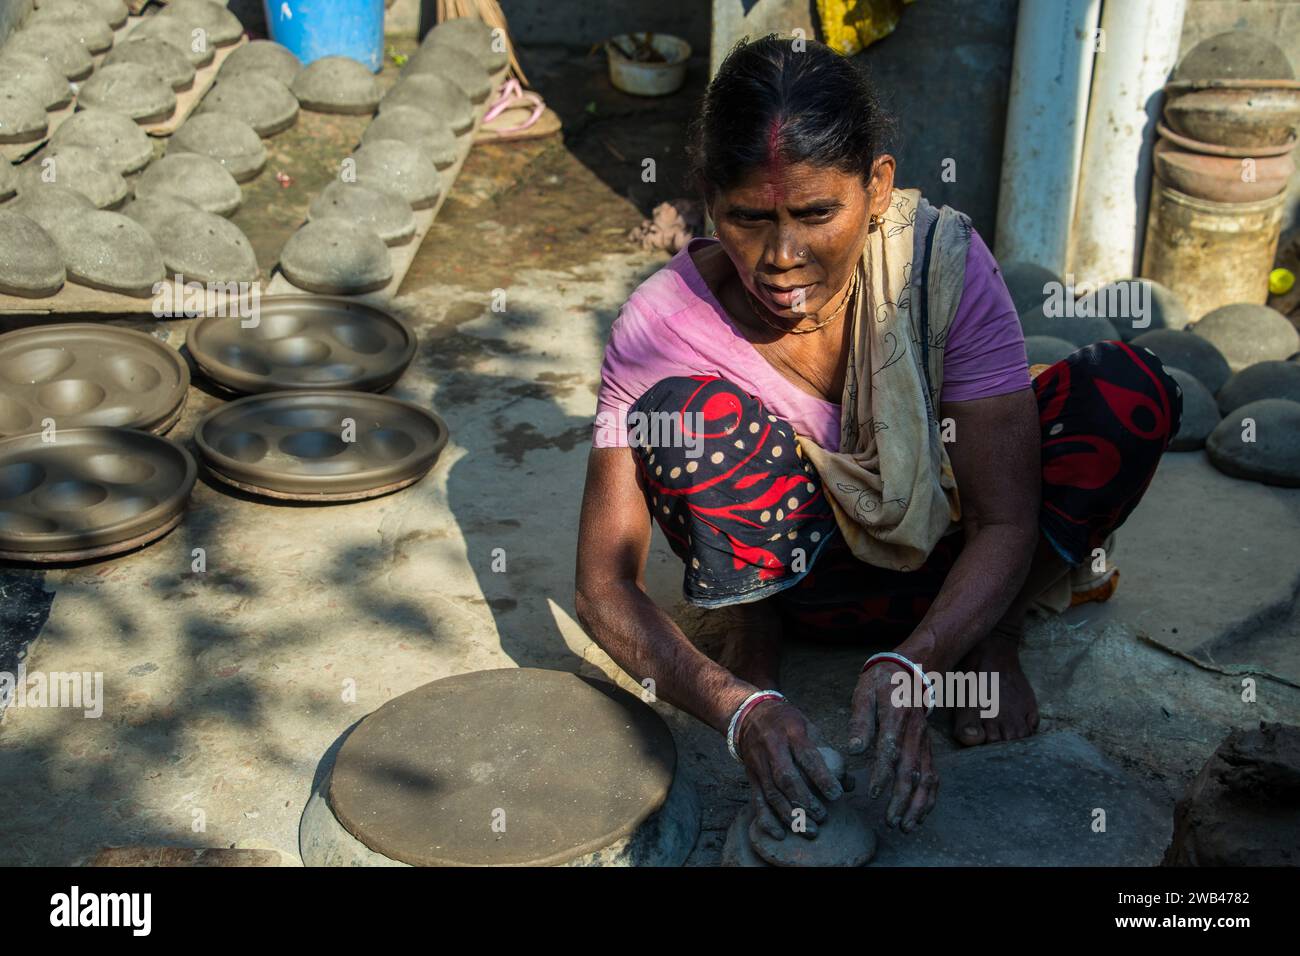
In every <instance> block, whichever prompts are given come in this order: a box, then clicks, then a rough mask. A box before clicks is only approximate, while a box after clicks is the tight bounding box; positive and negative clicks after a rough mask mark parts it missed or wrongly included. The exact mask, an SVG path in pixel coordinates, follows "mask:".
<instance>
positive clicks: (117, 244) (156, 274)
mask: <svg viewBox="0 0 1300 956" xmlns="http://www.w3.org/2000/svg"><path fill="white" fill-rule="evenodd" d="M54 241H55V242H57V243H58V244H59V249H60V251H61V252H62V253H63V262H64V265H65V267H66V268H67V270H68V278H69V279H70V280H72V281H73V282H78V283H80V284H81V285H87V286H90V287H91V288H92V289H103V290H104V291H106V292H120V293H122V294H123V295H134V296H139V297H144V298H147V297H148V296H150V295H152V294H153V288H154V284H155V283H157V282H159V281H160V280H161V279H162V277H163V260H162V252H161V251H159V249H158V244H157V243H156V242H154V240H153V237H152V236H151V235H149V233H148V232H147V231H146V230H145V228H144V226H142V225H140V224H139V223H138V222H135V221H134V220H132V219H128V218H127V217H126V216H123V215H121V214H120V213H116V212H103V211H101V210H96V211H95V212H88V213H86V214H85V215H84V216H82V217H81V218H80V219H77V220H75V221H73V222H69V223H64V224H62V225H60V226H58V227H56V228H55V230H54Z"/></svg>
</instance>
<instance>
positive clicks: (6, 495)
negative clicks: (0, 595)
mask: <svg viewBox="0 0 1300 956" xmlns="http://www.w3.org/2000/svg"><path fill="white" fill-rule="evenodd" d="M45 437H46V436H45V435H43V434H41V433H36V434H31V435H22V436H20V437H17V438H6V439H4V440H3V441H0V559H4V560H9V561H38V562H53V561H74V560H83V559H89V558H97V557H105V556H107V555H110V554H118V553H121V552H123V551H129V550H131V549H132V548H137V547H139V546H140V545H142V544H145V543H147V542H149V541H152V540H154V539H156V538H159V537H161V536H162V535H164V534H166V533H167V532H168V531H169V530H171V529H172V528H173V527H175V526H176V524H177V523H178V522H179V521H180V519H181V516H182V514H183V513H184V511H185V505H186V503H187V502H188V500H189V495H190V491H191V490H192V489H193V487H194V481H195V478H196V477H197V474H198V470H197V468H196V466H195V464H194V459H193V458H192V457H191V456H190V453H189V452H187V451H186V450H185V449H184V448H182V447H181V446H180V445H178V444H176V443H175V442H172V441H169V440H167V439H166V438H160V437H158V436H157V435H151V434H149V433H147V432H142V431H136V430H134V429H129V428H68V429H65V428H57V430H56V432H55V441H52V442H50V441H46V440H45Z"/></svg>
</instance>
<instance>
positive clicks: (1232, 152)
mask: <svg viewBox="0 0 1300 956" xmlns="http://www.w3.org/2000/svg"><path fill="white" fill-rule="evenodd" d="M1156 132H1157V133H1159V134H1160V135H1161V136H1163V137H1164V138H1165V139H1167V140H1169V142H1171V143H1173V144H1174V145H1175V146H1179V147H1181V148H1183V149H1186V150H1190V151H1191V152H1193V153H1204V154H1205V155H1207V156H1238V157H1241V156H1253V157H1255V158H1256V159H1258V158H1260V157H1262V156H1282V155H1284V154H1286V153H1289V152H1291V150H1293V149H1295V142H1296V141H1295V137H1294V136H1293V137H1291V139H1290V140H1288V141H1287V142H1285V143H1283V144H1281V145H1280V146H1223V145H1221V144H1219V143H1206V142H1203V141H1202V140H1199V139H1193V138H1192V137H1190V136H1184V135H1183V134H1182V133H1177V132H1175V131H1174V130H1172V129H1170V128H1169V127H1168V126H1167V125H1165V124H1164V123H1156Z"/></svg>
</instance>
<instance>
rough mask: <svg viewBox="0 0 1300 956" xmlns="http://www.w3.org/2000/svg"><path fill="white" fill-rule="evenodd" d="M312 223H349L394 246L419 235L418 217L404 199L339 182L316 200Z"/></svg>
mask: <svg viewBox="0 0 1300 956" xmlns="http://www.w3.org/2000/svg"><path fill="white" fill-rule="evenodd" d="M307 215H308V218H310V219H331V218H334V219H346V220H347V221H349V222H354V223H356V224H357V225H359V226H363V227H365V228H366V229H369V230H370V231H371V232H373V233H374V234H375V235H377V236H378V237H379V238H380V239H382V240H384V242H386V243H387V244H388V245H390V246H397V245H401V244H402V243H404V242H407V241H408V240H410V239H411V237H412V236H414V235H415V214H414V213H412V212H411V206H410V204H409V203H407V202H406V200H404V199H403V198H402V197H401V196H395V195H393V194H392V193H385V192H380V191H379V190H378V189H371V188H370V187H368V186H363V185H361V184H360V183H345V182H342V181H341V180H338V179H335V180H333V181H332V182H331V183H330V184H329V185H328V186H326V187H325V188H324V189H323V190H322V191H321V194H320V195H319V196H317V197H316V198H315V199H313V200H312V203H311V208H310V209H309V210H308V212H307Z"/></svg>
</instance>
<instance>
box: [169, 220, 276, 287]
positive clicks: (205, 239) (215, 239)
mask: <svg viewBox="0 0 1300 956" xmlns="http://www.w3.org/2000/svg"><path fill="white" fill-rule="evenodd" d="M158 246H159V248H160V249H161V250H162V254H163V265H164V266H165V267H166V269H167V272H168V273H169V274H172V273H174V274H176V275H179V276H183V277H184V279H185V281H186V282H205V283H207V282H255V281H257V276H258V267H257V254H256V253H254V252H253V246H252V244H250V243H249V241H248V237H247V236H245V235H244V232H243V230H242V229H240V228H239V227H238V226H236V225H235V224H234V223H233V222H229V221H228V220H225V219H222V218H221V217H220V216H217V215H214V214H213V213H210V212H204V211H202V210H200V209H196V210H194V211H193V212H188V213H184V214H183V215H181V216H178V217H176V218H175V219H171V220H168V221H166V222H164V223H163V224H162V225H161V226H160V227H159V229H158Z"/></svg>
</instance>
